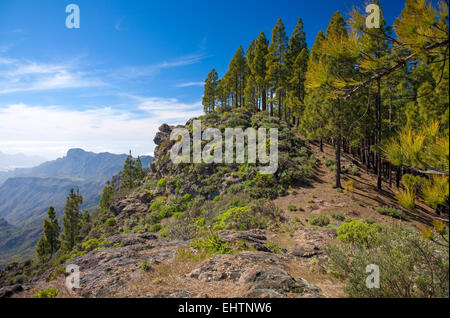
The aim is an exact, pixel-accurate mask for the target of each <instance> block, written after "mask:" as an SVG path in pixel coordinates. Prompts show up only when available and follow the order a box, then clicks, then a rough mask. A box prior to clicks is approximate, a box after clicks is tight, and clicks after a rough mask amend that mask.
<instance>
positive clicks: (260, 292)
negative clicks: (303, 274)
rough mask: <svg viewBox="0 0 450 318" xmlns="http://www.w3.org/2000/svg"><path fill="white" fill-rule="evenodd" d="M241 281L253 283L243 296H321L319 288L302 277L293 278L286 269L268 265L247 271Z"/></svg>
mask: <svg viewBox="0 0 450 318" xmlns="http://www.w3.org/2000/svg"><path fill="white" fill-rule="evenodd" d="M241 281H244V282H250V283H253V286H252V287H251V289H250V291H249V292H248V293H247V294H245V295H244V296H245V297H252V298H258V297H264V298H279V297H285V296H286V295H287V294H292V293H294V294H299V296H298V297H315V298H317V297H322V296H321V294H320V289H319V288H318V287H317V286H314V285H312V284H310V283H308V282H307V281H306V280H304V279H303V278H297V279H295V278H293V277H292V276H291V275H289V274H288V273H287V272H286V271H284V270H282V269H280V268H276V267H270V268H267V269H264V268H260V269H256V270H252V271H249V272H247V273H245V275H243V277H241Z"/></svg>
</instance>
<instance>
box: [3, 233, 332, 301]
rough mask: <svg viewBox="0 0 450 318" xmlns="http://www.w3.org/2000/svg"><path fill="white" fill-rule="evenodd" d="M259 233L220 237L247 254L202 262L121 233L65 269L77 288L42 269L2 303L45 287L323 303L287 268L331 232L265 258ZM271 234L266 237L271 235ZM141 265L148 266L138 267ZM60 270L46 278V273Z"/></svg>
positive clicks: (84, 293) (81, 293) (100, 293)
mask: <svg viewBox="0 0 450 318" xmlns="http://www.w3.org/2000/svg"><path fill="white" fill-rule="evenodd" d="M267 234H268V233H266V231H263V230H252V231H246V232H235V231H223V232H221V234H220V235H221V238H222V239H223V240H225V241H228V242H230V243H233V242H238V241H239V242H246V243H247V244H248V246H249V247H250V249H251V251H244V252H241V253H233V254H224V255H216V256H213V257H211V258H207V259H205V260H201V259H196V258H195V257H192V258H183V257H182V256H180V253H179V252H178V250H180V249H183V250H189V251H191V252H192V253H193V255H194V256H195V250H194V249H192V248H191V247H190V245H189V244H188V242H182V241H167V240H165V239H161V238H159V237H157V236H156V235H153V234H121V235H115V236H112V237H110V238H108V241H111V242H113V243H114V244H116V243H120V244H121V245H122V246H121V247H117V248H106V249H103V250H99V251H92V252H89V253H88V254H85V255H83V256H80V257H77V258H75V259H73V260H71V261H70V262H68V263H67V264H64V265H61V267H65V266H66V265H68V264H69V263H70V264H75V265H78V266H79V267H80V274H81V275H80V278H81V279H80V287H81V288H80V289H74V290H67V288H66V287H65V276H64V273H61V271H58V268H55V269H52V270H50V271H47V272H46V273H44V274H43V275H41V276H40V277H39V278H37V279H35V280H34V281H33V282H31V283H30V284H28V285H24V286H21V285H17V286H13V287H8V288H3V289H1V290H0V295H3V296H4V297H11V296H12V297H29V296H31V295H33V294H34V293H35V292H36V291H38V290H41V289H47V288H57V289H60V295H59V297H150V298H154V297H157V298H161V297H163V298H164V297H264V298H266V297H324V296H330V295H327V293H324V291H322V290H321V288H320V287H318V286H316V285H314V284H312V283H311V282H309V281H307V280H306V279H304V278H302V277H300V276H298V275H293V274H290V273H292V269H293V264H295V263H302V261H306V260H308V259H310V258H311V257H313V256H322V257H324V256H323V253H322V246H323V244H324V242H326V241H327V240H329V239H332V238H333V237H334V235H335V234H334V232H333V231H332V230H328V229H324V230H316V231H314V234H312V231H311V230H309V229H303V230H297V231H295V232H294V233H293V239H294V240H295V239H297V240H298V241H301V244H298V245H297V246H296V247H295V248H293V249H291V250H281V251H279V252H278V253H274V252H271V251H270V250H268V249H267V248H266V247H265V244H266V243H267ZM271 235H274V234H273V233H272V234H271ZM143 261H148V264H149V268H148V269H146V270H144V269H142V268H141V264H142V262H143ZM55 271H56V272H57V273H58V272H60V273H61V274H59V275H56V277H55V278H54V279H51V277H52V276H55V275H52V274H53V273H54V272H55Z"/></svg>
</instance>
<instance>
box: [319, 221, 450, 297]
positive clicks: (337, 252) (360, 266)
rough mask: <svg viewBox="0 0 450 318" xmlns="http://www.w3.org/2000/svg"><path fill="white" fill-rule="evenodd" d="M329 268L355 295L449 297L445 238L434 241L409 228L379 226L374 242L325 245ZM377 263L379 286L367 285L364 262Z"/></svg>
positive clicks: (352, 295)
mask: <svg viewBox="0 0 450 318" xmlns="http://www.w3.org/2000/svg"><path fill="white" fill-rule="evenodd" d="M326 252H327V254H328V255H329V260H330V263H329V271H330V272H331V273H334V274H337V275H339V277H341V278H343V279H344V280H345V281H346V286H345V288H344V291H345V292H346V293H347V295H348V296H350V297H357V298H363V297H367V298H381V297H383V298H412V297H419V298H431V297H439V298H448V297H449V261H448V256H449V253H448V241H447V242H440V243H439V244H436V243H435V242H433V241H428V240H426V239H424V238H422V237H421V236H420V234H419V233H416V232H414V231H411V230H406V229H402V228H400V227H388V228H383V229H382V234H381V235H379V236H378V239H377V241H376V243H374V244H372V245H371V246H369V247H367V246H365V245H361V244H343V245H342V244H339V245H334V246H329V247H328V248H327V249H326ZM370 264H375V265H377V266H378V267H379V274H380V279H379V282H380V287H379V288H367V286H366V280H367V278H368V275H369V274H370V272H369V273H368V272H366V269H367V266H368V265H370Z"/></svg>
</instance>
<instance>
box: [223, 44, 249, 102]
mask: <svg viewBox="0 0 450 318" xmlns="http://www.w3.org/2000/svg"><path fill="white" fill-rule="evenodd" d="M247 67H248V66H247V59H246V57H245V54H244V50H243V49H242V46H239V48H238V50H237V51H236V53H235V54H234V57H233V59H232V60H231V62H230V66H229V68H228V72H227V73H226V74H225V76H224V79H225V81H226V85H225V87H227V88H228V89H229V93H230V94H231V98H232V105H233V106H234V107H236V108H237V107H242V106H243V105H244V90H245V76H246V74H247Z"/></svg>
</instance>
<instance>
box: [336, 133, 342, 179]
mask: <svg viewBox="0 0 450 318" xmlns="http://www.w3.org/2000/svg"><path fill="white" fill-rule="evenodd" d="M341 143H342V137H341V136H340V135H339V136H337V138H336V187H337V188H342V185H341Z"/></svg>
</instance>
